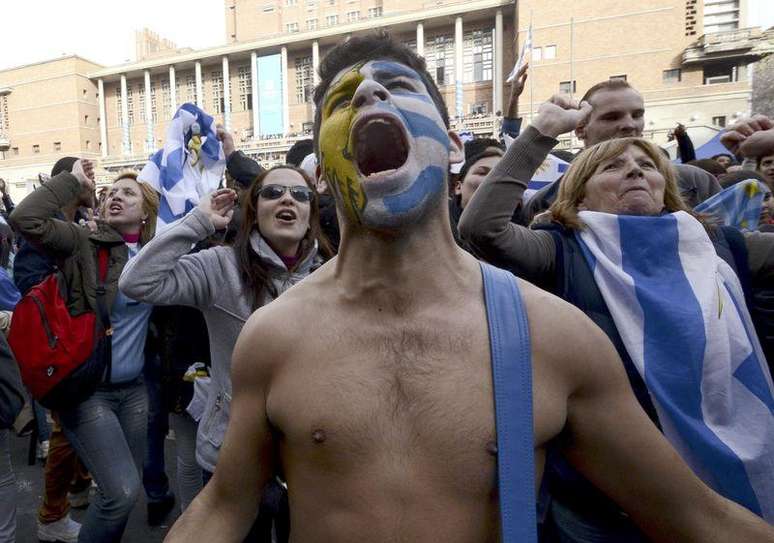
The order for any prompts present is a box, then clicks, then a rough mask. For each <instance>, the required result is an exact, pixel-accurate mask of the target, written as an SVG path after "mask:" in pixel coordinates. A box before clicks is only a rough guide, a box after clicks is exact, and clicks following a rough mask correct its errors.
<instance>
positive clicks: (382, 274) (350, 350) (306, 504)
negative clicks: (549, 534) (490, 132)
mask: <svg viewBox="0 0 774 543" xmlns="http://www.w3.org/2000/svg"><path fill="white" fill-rule="evenodd" d="M320 72H321V84H320V86H319V87H318V89H317V92H316V95H315V102H316V104H317V119H316V123H315V127H316V130H317V133H316V136H317V137H316V141H318V142H319V149H318V156H320V157H321V169H322V170H321V175H323V176H325V178H326V180H327V181H328V184H329V185H330V186H331V187H333V189H334V192H335V196H336V200H337V204H338V206H339V208H338V209H339V217H340V223H341V225H342V227H343V228H342V239H341V248H340V252H339V256H338V258H337V259H334V260H332V261H330V262H329V263H328V264H326V265H325V266H323V267H322V268H321V269H320V270H318V271H317V272H315V273H314V274H313V275H311V276H310V277H309V278H307V279H306V280H304V281H303V282H302V283H300V284H299V285H297V286H296V287H293V288H292V289H290V290H289V291H287V292H286V293H285V294H283V295H282V296H281V297H280V298H279V299H278V300H276V301H275V302H273V303H271V304H268V305H267V306H265V307H263V308H261V309H260V310H259V311H258V312H256V313H255V314H254V315H253V316H252V317H251V318H250V320H249V321H248V323H247V324H246V326H245V328H244V330H243V332H242V334H241V336H240V338H239V341H238V343H237V347H236V350H235V352H234V361H233V383H234V398H233V401H232V403H231V419H230V425H229V429H228V432H227V434H226V439H225V443H224V446H223V449H222V452H221V456H220V460H219V463H218V466H217V469H216V471H215V475H214V476H213V478H212V480H211V482H210V483H209V484H208V485H207V487H206V488H205V489H204V490H203V491H202V493H201V494H200V495H199V496H198V497H197V498H196V500H195V501H194V502H193V503H192V504H191V506H190V507H189V508H188V509H187V510H186V512H185V513H184V514H183V516H181V517H180V519H179V520H178V522H177V524H176V525H175V526H174V527H173V528H172V530H171V531H170V533H169V535H168V537H167V541H170V542H182V543H191V542H192V541H207V542H215V541H224V542H225V541H229V542H238V541H241V538H242V537H244V535H245V534H246V532H247V530H248V529H249V527H250V524H251V522H252V520H253V518H254V516H255V513H256V511H257V508H258V503H259V498H260V496H259V492H260V489H261V488H263V486H264V484H265V482H266V481H267V480H268V479H269V478H270V477H272V476H273V475H274V474H275V473H281V474H282V475H283V476H284V478H285V479H286V480H287V483H288V489H289V497H290V508H291V512H290V518H291V523H292V524H291V536H290V537H291V540H292V541H294V542H310V541H314V542H317V541H325V542H328V541H331V542H349V541H352V542H357V543H362V542H388V541H389V542H393V541H407V542H425V541H427V542H429V541H443V542H450V543H457V542H459V543H468V542H470V543H481V542H484V541H497V540H498V538H499V526H500V520H499V508H498V494H497V448H496V447H495V446H494V444H495V442H496V435H495V426H494V421H495V415H494V407H493V399H492V378H491V375H492V369H491V363H490V343H489V333H488V328H487V313H486V306H485V303H484V298H483V290H482V289H483V285H482V273H481V269H480V267H479V263H478V262H477V261H476V260H475V259H474V258H473V257H471V256H470V255H468V254H467V253H465V252H464V251H462V250H460V249H458V248H457V246H456V244H455V243H454V239H453V238H452V235H451V230H450V228H449V218H448V212H447V203H446V171H447V170H448V164H449V163H450V162H457V161H459V160H461V158H462V157H461V153H460V150H461V144H460V141H459V138H458V137H457V136H456V134H454V133H453V132H451V131H449V130H448V117H447V114H446V109H445V106H444V105H443V101H442V99H441V97H440V95H439V93H438V90H437V88H435V86H434V85H433V83H432V80H431V79H430V77H429V75H428V74H427V72H426V71H424V65H423V62H422V61H421V60H419V59H418V58H417V57H416V56H415V55H414V54H413V53H412V52H410V51H409V50H407V49H405V48H403V47H402V46H399V45H396V44H395V43H394V42H391V41H389V40H388V39H387V38H386V37H384V36H378V35H377V36H370V37H366V38H359V37H354V38H352V39H350V40H349V41H348V42H346V43H345V44H342V45H340V46H338V47H337V48H336V49H334V50H333V51H332V52H331V53H330V54H329V55H328V56H327V57H326V59H325V60H324V61H323V63H322V64H321V69H320ZM579 114H581V113H580V112H579ZM214 208H215V211H213V213H214V214H218V213H220V214H221V215H225V214H227V213H228V209H229V205H228V204H223V205H221V204H220V203H217V205H215V206H214ZM216 220H217V219H216ZM519 288H520V289H521V294H522V298H523V301H524V304H525V306H526V311H527V313H528V316H529V329H530V335H531V345H532V364H533V369H532V376H533V413H534V416H533V420H534V451H535V464H536V466H535V469H536V473H535V487H537V486H538V485H539V484H540V478H541V474H542V471H543V466H544V463H545V449H546V446H547V444H548V443H549V442H551V441H552V440H554V439H555V438H560V439H559V440H558V442H559V443H560V444H561V446H562V448H563V452H564V454H566V455H567V457H568V458H570V459H571V460H572V461H573V463H574V464H575V465H576V466H577V467H578V469H580V470H581V472H582V473H583V474H585V475H586V476H587V477H588V478H590V479H591V480H592V481H594V482H595V483H596V484H597V485H598V486H599V488H602V489H604V490H605V491H606V492H607V493H609V494H610V495H611V496H612V497H613V498H614V499H615V500H617V501H618V502H619V503H620V504H621V505H622V506H623V508H624V509H625V510H626V511H628V512H629V513H630V514H631V516H632V517H633V518H634V519H635V520H636V521H637V522H638V523H639V524H640V525H641V526H642V528H643V529H644V530H645V531H646V532H647V533H648V534H649V535H650V536H651V537H652V538H653V539H655V540H659V541H702V542H710V541H718V542H720V541H723V542H727V541H756V542H760V541H774V531H772V529H771V527H769V526H768V525H766V524H765V523H764V522H763V521H761V520H760V519H758V518H757V517H755V516H754V515H752V514H751V513H749V512H747V511H746V510H744V509H742V508H741V507H739V506H737V505H735V504H732V503H731V502H729V501H726V500H724V499H722V498H721V497H719V496H718V495H716V494H714V493H713V492H711V491H710V490H709V489H708V488H706V487H705V486H704V485H703V484H702V483H701V482H700V481H699V480H698V479H697V478H696V477H695V476H694V475H693V474H692V473H691V471H690V470H689V469H688V468H687V467H686V466H685V465H684V464H683V462H682V461H681V460H680V458H679V457H678V456H677V454H676V453H675V452H674V451H673V450H672V449H671V448H670V447H669V445H668V444H667V443H666V441H665V440H664V438H663V437H662V436H661V434H660V433H659V431H658V430H657V429H656V428H655V427H654V426H653V424H652V423H651V422H650V421H649V420H648V419H647V417H646V416H645V414H644V413H643V412H642V410H641V409H640V407H639V405H638V404H637V401H636V400H635V399H634V396H633V395H632V393H631V389H630V388H629V385H628V382H627V380H626V376H625V375H624V372H623V370H622V366H621V363H620V361H619V360H618V359H617V355H616V352H615V350H614V348H613V346H612V345H611V344H610V342H609V341H608V340H607V338H606V336H605V335H604V334H603V333H602V332H601V331H600V330H599V329H597V328H596V327H595V326H594V325H593V324H591V322H590V321H589V320H588V319H587V318H586V317H585V316H584V315H583V314H582V313H580V312H579V311H578V310H576V309H574V308H573V307H571V306H569V305H568V304H566V303H564V302H563V301H561V300H559V299H558V298H555V297H553V296H551V295H549V294H547V293H545V292H543V291H541V290H538V289H537V288H535V287H533V286H531V285H530V284H528V283H525V282H519ZM524 439H530V438H529V437H528V436H524ZM519 543H521V542H519Z"/></svg>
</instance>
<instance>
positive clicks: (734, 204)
mask: <svg viewBox="0 0 774 543" xmlns="http://www.w3.org/2000/svg"><path fill="white" fill-rule="evenodd" d="M769 192H770V191H769V188H768V187H767V186H766V185H764V184H763V183H761V182H760V181H756V180H755V179H748V180H747V181H740V182H739V183H737V184H735V185H732V186H730V187H728V188H727V189H724V190H722V191H720V192H718V193H717V194H715V195H714V196H712V198H709V199H707V200H705V201H703V202H702V203H700V204H699V205H698V206H696V207H695V208H694V210H695V211H696V212H698V213H707V214H709V215H714V216H715V217H717V218H719V219H720V220H722V221H723V224H725V225H726V226H734V227H736V228H739V229H740V230H744V231H750V230H757V229H758V223H759V222H760V217H761V208H762V207H763V199H764V198H765V197H766V195H767V194H769Z"/></svg>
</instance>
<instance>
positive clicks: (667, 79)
mask: <svg viewBox="0 0 774 543" xmlns="http://www.w3.org/2000/svg"><path fill="white" fill-rule="evenodd" d="M682 78H683V72H682V70H680V68H674V69H672V70H664V71H663V72H662V79H663V81H664V83H679V82H680V81H681V80H682Z"/></svg>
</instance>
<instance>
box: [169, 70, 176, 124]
mask: <svg viewBox="0 0 774 543" xmlns="http://www.w3.org/2000/svg"><path fill="white" fill-rule="evenodd" d="M169 108H170V109H171V110H172V111H171V115H174V114H175V113H176V112H177V81H176V79H175V67H174V66H170V67H169ZM170 118H171V117H170Z"/></svg>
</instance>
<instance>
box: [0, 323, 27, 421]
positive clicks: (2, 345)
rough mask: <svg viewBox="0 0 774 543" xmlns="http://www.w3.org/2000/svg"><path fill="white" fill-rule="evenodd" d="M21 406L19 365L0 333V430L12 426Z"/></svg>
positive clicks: (22, 397)
mask: <svg viewBox="0 0 774 543" xmlns="http://www.w3.org/2000/svg"><path fill="white" fill-rule="evenodd" d="M23 406H24V388H23V387H22V381H21V376H20V375H19V367H18V366H17V365H16V360H15V359H14V357H13V354H12V353H11V348H10V347H9V346H8V342H7V341H6V340H5V336H4V335H3V334H0V430H5V429H6V428H10V427H12V426H13V421H15V420H16V417H17V415H18V414H19V412H20V411H21V409H22V407H23Z"/></svg>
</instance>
